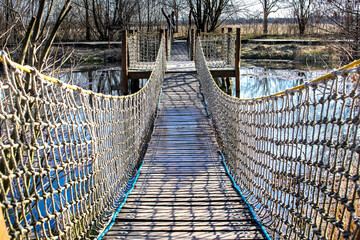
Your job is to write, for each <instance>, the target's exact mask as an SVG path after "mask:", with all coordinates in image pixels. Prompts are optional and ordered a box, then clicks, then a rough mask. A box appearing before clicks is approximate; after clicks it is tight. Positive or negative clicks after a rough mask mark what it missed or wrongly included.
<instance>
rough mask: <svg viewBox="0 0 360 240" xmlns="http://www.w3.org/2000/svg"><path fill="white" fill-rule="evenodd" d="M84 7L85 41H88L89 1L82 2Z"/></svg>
mask: <svg viewBox="0 0 360 240" xmlns="http://www.w3.org/2000/svg"><path fill="white" fill-rule="evenodd" d="M84 5H85V28H86V40H87V41H90V38H91V36H90V21H89V19H90V16H89V1H88V0H85V1H84Z"/></svg>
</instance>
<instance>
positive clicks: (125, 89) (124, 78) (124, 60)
mask: <svg viewBox="0 0 360 240" xmlns="http://www.w3.org/2000/svg"><path fill="white" fill-rule="evenodd" d="M121 68H122V71H121V86H122V87H121V88H122V94H123V95H128V94H129V86H128V56H127V32H126V30H124V31H123V32H122V36H121Z"/></svg>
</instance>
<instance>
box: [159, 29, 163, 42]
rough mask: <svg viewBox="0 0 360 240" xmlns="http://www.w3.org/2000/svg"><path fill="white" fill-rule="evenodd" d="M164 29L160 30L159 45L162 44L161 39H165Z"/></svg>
mask: <svg viewBox="0 0 360 240" xmlns="http://www.w3.org/2000/svg"><path fill="white" fill-rule="evenodd" d="M163 34H164V29H160V35H159V43H160V42H161V38H162V37H163Z"/></svg>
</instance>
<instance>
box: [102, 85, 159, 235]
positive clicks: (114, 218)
mask: <svg viewBox="0 0 360 240" xmlns="http://www.w3.org/2000/svg"><path fill="white" fill-rule="evenodd" d="M162 86H163V84H161V89H160V96H159V101H158V105H157V111H156V112H155V117H154V119H156V118H157V117H158V115H159V108H160V102H161V98H162ZM154 123H155V121H154ZM153 125H154V124H153ZM153 134H154V128H153V130H152V132H151V134H150V136H152V135H153ZM150 138H151V137H150ZM143 165H144V161H143V162H142V163H141V165H140V167H139V168H138V170H137V174H136V176H135V178H134V181H133V182H132V183H131V188H130V189H129V190H128V191H127V192H126V193H125V196H124V199H123V201H122V203H121V204H120V206H119V207H118V209H117V210H116V211H115V213H114V214H113V216H112V218H111V219H110V222H109V225H108V226H107V227H106V228H105V230H104V231H103V232H102V233H101V234H100V235H98V238H97V240H101V239H102V238H103V237H104V236H105V234H106V233H107V232H108V231H109V230H110V229H111V227H112V226H113V225H114V223H115V220H116V216H117V215H118V214H119V212H120V211H121V209H122V207H123V206H124V204H125V203H126V200H127V198H128V196H129V195H130V193H131V191H132V190H133V189H134V187H135V184H136V182H137V179H138V178H139V176H140V174H141V168H142V166H143Z"/></svg>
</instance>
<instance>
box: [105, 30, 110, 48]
mask: <svg viewBox="0 0 360 240" xmlns="http://www.w3.org/2000/svg"><path fill="white" fill-rule="evenodd" d="M106 33H107V35H108V49H110V27H108V28H107V29H106Z"/></svg>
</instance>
